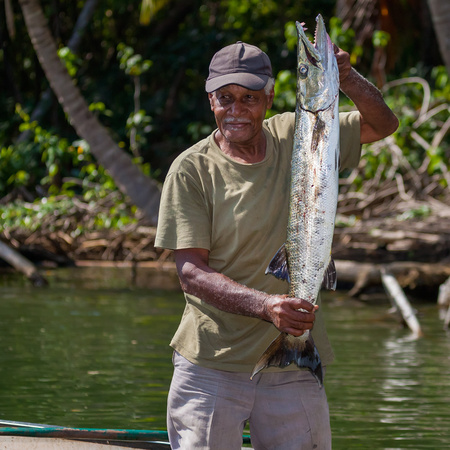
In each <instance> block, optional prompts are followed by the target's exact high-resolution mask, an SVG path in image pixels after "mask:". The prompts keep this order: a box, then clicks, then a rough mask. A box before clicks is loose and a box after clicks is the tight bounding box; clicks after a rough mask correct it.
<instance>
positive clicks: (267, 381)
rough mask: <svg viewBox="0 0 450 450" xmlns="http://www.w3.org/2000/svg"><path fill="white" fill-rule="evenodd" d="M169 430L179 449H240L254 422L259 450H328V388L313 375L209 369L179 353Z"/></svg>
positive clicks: (254, 441)
mask: <svg viewBox="0 0 450 450" xmlns="http://www.w3.org/2000/svg"><path fill="white" fill-rule="evenodd" d="M173 361H174V367H175V370H174V375H173V379H172V383H171V386H170V391H169V397H168V408H167V429H168V432H169V439H170V443H171V446H172V448H173V449H174V450H176V449H182V450H191V449H192V450H237V449H241V447H242V433H243V429H244V426H245V423H246V422H249V424H250V433H251V439H252V446H253V448H254V449H256V450H262V449H267V450H269V449H271V450H310V449H316V450H329V449H331V430H330V420H329V411H328V403H327V398H326V394H325V389H324V388H319V386H318V384H317V381H316V380H315V379H314V378H313V376H312V375H311V374H310V372H309V371H303V370H295V371H285V372H277V373H260V374H258V375H256V376H255V377H254V378H253V380H250V376H249V374H248V373H234V372H225V371H221V370H213V369H206V368H204V367H199V366H197V365H195V364H192V363H190V362H189V361H187V360H186V359H185V358H183V357H182V356H181V355H179V354H178V353H176V352H175V353H174V359H173Z"/></svg>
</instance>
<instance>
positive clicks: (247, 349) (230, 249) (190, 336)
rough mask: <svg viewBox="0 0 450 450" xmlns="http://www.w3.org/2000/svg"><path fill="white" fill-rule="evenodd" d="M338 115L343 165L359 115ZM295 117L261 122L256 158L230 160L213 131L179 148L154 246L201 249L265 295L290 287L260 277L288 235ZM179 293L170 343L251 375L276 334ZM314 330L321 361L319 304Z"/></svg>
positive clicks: (199, 359)
mask: <svg viewBox="0 0 450 450" xmlns="http://www.w3.org/2000/svg"><path fill="white" fill-rule="evenodd" d="M339 119H340V136H341V137H340V149H341V150H340V151H341V168H344V167H347V168H348V167H355V166H357V165H358V162H359V158H360V149H361V145H360V121H359V113H358V112H352V113H341V114H340V115H339ZM294 121H295V114H294V113H284V114H279V115H276V116H274V117H271V118H270V119H267V120H265V121H264V125H263V130H264V133H265V135H266V139H267V147H266V155H265V158H264V160H263V161H261V162H259V163H255V164H243V163H239V162H237V161H235V160H233V159H232V158H229V157H228V156H227V155H225V154H224V153H223V152H222V151H221V150H220V148H219V147H218V146H217V144H216V142H215V140H214V133H215V132H213V133H212V134H211V135H210V136H208V137H207V138H205V139H203V140H202V141H200V142H198V143H197V144H196V145H194V146H193V147H191V148H189V149H187V150H186V151H184V152H183V153H181V154H180V156H179V157H178V158H177V159H176V160H175V161H174V162H173V164H172V166H171V168H170V170H169V173H168V175H167V177H166V180H165V182H164V186H163V191H162V198H161V206H160V213H159V220H158V227H157V233H156V241H155V245H156V246H157V247H162V248H167V249H183V248H203V249H207V250H209V252H210V253H209V265H210V267H211V268H212V269H214V270H216V271H217V272H220V273H223V274H224V275H226V276H228V277H229V278H231V279H233V280H235V281H237V282H238V283H241V284H243V285H245V286H248V287H250V288H253V289H257V290H260V291H263V292H266V293H269V294H285V293H287V292H288V284H287V283H286V282H284V281H281V280H278V279H276V278H275V277H273V276H272V275H265V269H266V267H267V265H268V264H269V262H270V261H271V259H272V257H273V256H274V255H275V253H276V252H277V250H278V248H279V247H280V246H281V245H282V243H283V242H284V241H285V239H286V229H287V220H288V208H289V182H290V163H291V153H292V147H293V136H294ZM185 298H186V307H185V310H184V313H183V316H182V319H181V322H180V325H179V327H178V330H177V331H176V333H175V336H174V337H173V339H172V341H171V346H172V347H173V348H174V349H175V350H176V351H177V352H179V353H180V354H181V355H183V356H184V357H185V358H186V359H188V360H189V361H191V362H192V363H195V364H198V365H200V366H204V367H209V368H213V369H220V370H227V371H232V372H249V373H250V372H251V370H252V369H253V366H254V365H255V363H256V361H257V360H258V359H259V357H260V356H261V355H262V353H263V352H264V350H266V348H267V346H268V345H269V344H270V343H271V342H272V340H273V339H274V338H276V337H277V336H278V334H279V331H278V330H277V328H276V327H275V326H274V325H273V324H271V323H269V322H266V321H264V320H260V319H256V318H252V317H247V316H242V315H237V314H231V313H227V312H224V311H221V310H219V309H217V308H215V307H214V306H211V305H209V304H208V303H206V302H205V301H203V300H202V299H200V298H197V297H195V296H193V295H189V294H185ZM318 303H319V304H320V298H319V299H318ZM312 334H313V337H314V341H315V344H316V346H317V349H318V351H319V354H320V357H321V360H322V363H323V364H324V365H326V364H328V363H330V362H331V361H332V360H333V358H334V356H333V352H332V349H331V346H330V343H329V341H328V338H327V335H326V330H325V324H324V320H323V316H322V311H321V308H319V310H318V312H317V313H316V320H315V324H314V330H313V333H312ZM272 370H273V369H272ZM275 370H276V369H275ZM279 370H281V369H279ZM284 370H286V369H284Z"/></svg>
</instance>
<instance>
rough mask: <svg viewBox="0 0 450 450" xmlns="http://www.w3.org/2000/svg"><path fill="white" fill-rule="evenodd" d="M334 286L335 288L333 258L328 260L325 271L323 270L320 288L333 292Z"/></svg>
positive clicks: (335, 277)
mask: <svg viewBox="0 0 450 450" xmlns="http://www.w3.org/2000/svg"><path fill="white" fill-rule="evenodd" d="M336 286H337V274H336V266H335V264H334V260H333V258H330V262H329V264H328V267H327V270H325V274H324V276H323V281H322V287H323V288H324V289H330V290H332V291H335V290H336Z"/></svg>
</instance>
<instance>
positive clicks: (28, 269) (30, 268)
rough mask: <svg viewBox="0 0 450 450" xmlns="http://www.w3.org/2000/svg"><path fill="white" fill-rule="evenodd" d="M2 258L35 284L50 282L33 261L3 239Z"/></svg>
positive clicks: (0, 252) (0, 251)
mask: <svg viewBox="0 0 450 450" xmlns="http://www.w3.org/2000/svg"><path fill="white" fill-rule="evenodd" d="M0 258H1V259H3V260H4V261H6V262H7V263H8V264H10V265H11V266H13V267H14V268H15V269H16V270H18V271H20V272H22V273H23V274H25V275H26V276H27V277H28V279H29V280H31V282H32V283H33V284H34V285H35V286H44V285H46V284H48V283H47V280H46V279H45V278H44V277H43V276H42V275H41V274H40V273H39V271H38V270H37V269H36V267H35V266H34V264H33V263H31V262H30V261H29V260H28V259H26V258H25V257H23V256H22V255H21V254H20V253H18V252H17V251H16V250H14V249H12V248H11V247H9V246H8V245H6V244H5V243H4V242H2V241H0Z"/></svg>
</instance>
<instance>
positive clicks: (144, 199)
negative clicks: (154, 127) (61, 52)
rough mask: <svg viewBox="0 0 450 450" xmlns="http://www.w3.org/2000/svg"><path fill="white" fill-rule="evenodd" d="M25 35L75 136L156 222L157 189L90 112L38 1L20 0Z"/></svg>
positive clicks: (119, 185) (158, 192) (154, 183)
mask: <svg viewBox="0 0 450 450" xmlns="http://www.w3.org/2000/svg"><path fill="white" fill-rule="evenodd" d="M19 3H20V6H21V8H22V12H23V15H24V18H25V23H26V26H27V30H28V34H29V35H30V38H31V42H32V44H33V47H34V49H35V51H36V54H37V56H38V59H39V62H40V64H41V66H42V69H43V70H44V72H45V75H46V77H47V80H48V81H49V83H50V86H51V88H52V90H53V92H54V93H55V95H56V97H57V98H58V101H59V103H60V104H61V106H62V108H63V109H64V112H65V113H66V114H67V116H68V118H69V120H70V123H71V124H72V126H73V127H74V128H75V130H76V132H77V133H78V135H79V136H80V137H81V138H83V139H85V140H86V141H87V143H88V144H89V146H90V150H91V152H92V154H93V155H94V156H95V157H96V158H97V160H98V162H99V163H100V164H101V165H102V166H103V167H104V168H105V169H106V170H107V171H108V172H109V173H110V175H111V176H112V177H113V179H114V181H115V182H116V184H117V186H118V187H119V189H120V190H121V191H122V192H124V193H125V194H127V195H128V196H129V197H130V199H131V201H132V202H133V203H134V204H135V205H136V206H138V207H139V208H140V209H141V210H142V211H143V212H144V213H145V214H146V216H147V217H148V218H149V219H150V221H151V222H152V223H153V224H154V225H155V224H156V223H157V218H158V208H159V199H160V188H159V186H158V184H157V183H156V182H155V180H152V179H150V178H148V177H147V176H145V175H144V174H143V173H142V172H141V170H140V169H139V167H138V166H137V165H135V164H133V162H132V160H131V158H130V156H129V155H128V154H127V153H125V152H124V151H123V150H122V149H121V148H120V147H119V146H118V145H117V144H116V143H115V142H114V141H113V139H112V138H111V136H110V135H109V134H108V132H107V130H106V129H105V127H103V125H102V124H101V123H100V122H99V121H98V119H97V118H96V117H95V116H94V115H93V114H92V113H91V111H89V108H88V105H87V103H86V101H85V99H84V98H83V96H82V95H81V92H80V90H79V89H78V87H77V86H76V85H75V84H74V83H73V81H72V79H71V78H70V76H69V74H68V73H67V70H66V68H65V66H64V65H63V63H62V62H61V60H60V59H59V57H58V54H57V48H56V44H55V41H54V39H53V37H52V35H51V33H50V30H49V28H48V24H47V20H46V18H45V16H44V14H43V12H42V8H41V6H40V3H39V0H19Z"/></svg>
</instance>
